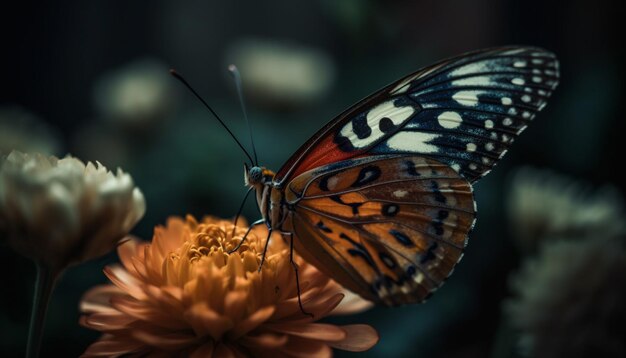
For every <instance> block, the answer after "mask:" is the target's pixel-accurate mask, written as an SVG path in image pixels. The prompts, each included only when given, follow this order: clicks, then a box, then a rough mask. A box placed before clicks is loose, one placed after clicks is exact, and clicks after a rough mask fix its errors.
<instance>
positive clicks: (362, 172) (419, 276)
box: [285, 156, 475, 305]
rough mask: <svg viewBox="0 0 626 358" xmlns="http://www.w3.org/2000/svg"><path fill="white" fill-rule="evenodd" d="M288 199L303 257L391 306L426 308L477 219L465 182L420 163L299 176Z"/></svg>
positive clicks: (352, 164) (336, 167)
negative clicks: (421, 305) (422, 303)
mask: <svg viewBox="0 0 626 358" xmlns="http://www.w3.org/2000/svg"><path fill="white" fill-rule="evenodd" d="M285 192H286V197H285V198H286V200H287V202H288V203H289V206H290V207H291V208H292V209H290V216H291V222H290V224H291V227H290V228H288V229H289V230H291V231H292V232H293V233H294V234H295V235H296V236H297V238H298V240H296V241H295V243H296V249H297V250H298V252H299V253H300V254H302V255H303V256H304V257H305V259H307V260H309V261H310V262H311V263H313V264H314V265H315V266H317V267H318V268H320V269H321V270H323V271H326V273H327V274H328V275H330V276H331V277H333V278H335V279H336V280H337V281H338V282H339V283H341V284H342V285H344V286H345V287H348V288H349V289H351V290H353V291H355V292H357V293H359V294H360V295H362V296H363V297H365V298H367V299H370V300H372V301H375V302H380V303H384V304H387V305H399V304H407V303H415V302H420V301H423V300H424V299H425V298H426V297H427V296H428V295H429V294H430V293H431V292H433V291H434V290H435V289H437V288H438V287H439V286H440V285H441V284H442V283H443V282H444V280H445V279H446V278H447V277H448V276H449V275H450V273H452V270H453V268H454V266H455V265H456V263H457V262H458V261H459V260H460V258H461V256H462V252H463V249H464V247H465V244H466V241H467V234H468V232H469V231H470V230H471V228H472V226H473V224H474V218H475V203H474V200H473V195H472V188H471V185H470V184H469V183H468V182H467V180H466V179H464V178H462V177H460V176H459V174H458V173H457V172H456V171H454V170H453V169H451V168H450V166H448V165H447V164H444V163H441V162H438V161H436V160H434V159H428V158H424V157H418V156H372V157H367V158H360V159H355V160H346V161H342V162H339V163H333V164H331V165H327V166H323V167H321V168H317V169H314V170H311V171H308V172H305V173H303V174H301V175H299V176H298V177H297V178H295V179H294V180H293V181H291V182H290V183H289V186H288V187H287V188H286V191H285Z"/></svg>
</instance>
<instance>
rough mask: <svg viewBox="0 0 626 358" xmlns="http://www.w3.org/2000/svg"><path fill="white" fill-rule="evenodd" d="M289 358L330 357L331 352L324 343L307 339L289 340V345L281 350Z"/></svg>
mask: <svg viewBox="0 0 626 358" xmlns="http://www.w3.org/2000/svg"><path fill="white" fill-rule="evenodd" d="M281 351H282V352H284V353H286V354H287V355H288V356H290V357H297V358H299V357H302V358H308V357H316V358H324V357H328V358H330V357H332V356H333V350H332V349H331V348H330V347H329V346H328V345H327V344H326V343H324V342H320V341H313V340H308V339H298V338H290V339H289V343H288V344H287V345H286V346H285V347H283V348H282V349H281Z"/></svg>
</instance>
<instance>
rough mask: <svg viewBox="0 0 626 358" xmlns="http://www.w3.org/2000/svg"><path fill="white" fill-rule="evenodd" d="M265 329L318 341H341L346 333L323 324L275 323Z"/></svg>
mask: <svg viewBox="0 0 626 358" xmlns="http://www.w3.org/2000/svg"><path fill="white" fill-rule="evenodd" d="M264 327H265V328H267V329H269V330H272V331H275V332H280V333H285V334H289V335H292V336H297V337H302V338H308V339H314V340H318V341H329V342H335V341H341V340H343V339H345V338H346V335H347V333H346V331H344V330H343V329H341V328H339V327H337V326H335V325H332V324H325V323H308V324H298V325H295V324H292V323H275V324H266V325H264Z"/></svg>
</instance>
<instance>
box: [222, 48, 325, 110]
mask: <svg viewBox="0 0 626 358" xmlns="http://www.w3.org/2000/svg"><path fill="white" fill-rule="evenodd" d="M227 59H228V61H229V62H232V63H234V64H235V65H237V67H238V68H239V70H240V71H241V75H242V78H243V83H244V88H245V90H246V91H247V92H249V93H250V95H251V97H250V98H251V99H253V100H255V99H256V100H258V101H259V102H261V104H270V105H273V106H280V107H292V106H298V105H302V104H306V103H310V102H313V101H314V100H316V99H318V98H319V97H320V96H322V95H324V94H325V93H326V92H327V91H328V90H329V89H330V86H331V85H332V84H333V81H334V79H335V66H334V63H333V61H332V60H331V59H330V57H329V56H328V55H326V54H325V53H324V52H322V51H319V50H317V49H314V48H310V47H306V46H302V45H295V44H288V43H281V42H273V41H267V40H259V39H248V40H243V41H240V42H238V43H236V44H235V45H234V46H233V47H232V48H231V49H230V50H229V54H228V56H227Z"/></svg>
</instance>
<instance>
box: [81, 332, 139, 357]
mask: <svg viewBox="0 0 626 358" xmlns="http://www.w3.org/2000/svg"><path fill="white" fill-rule="evenodd" d="M143 346H144V344H143V343H141V342H139V341H136V340H131V339H128V338H122V339H120V338H118V337H113V336H109V335H105V336H102V338H100V339H99V340H98V341H96V342H95V343H93V344H92V345H90V346H89V347H87V350H85V352H84V353H83V354H82V355H81V357H116V356H120V355H123V354H128V353H132V352H135V351H138V350H140V349H141V348H142V347H143Z"/></svg>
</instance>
